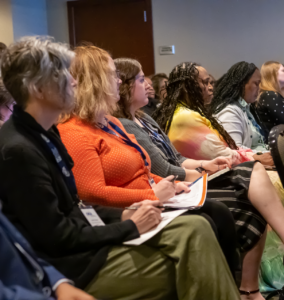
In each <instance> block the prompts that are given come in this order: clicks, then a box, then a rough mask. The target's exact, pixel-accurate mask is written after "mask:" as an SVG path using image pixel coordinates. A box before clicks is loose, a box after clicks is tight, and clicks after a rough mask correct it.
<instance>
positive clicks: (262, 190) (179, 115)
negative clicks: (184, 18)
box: [154, 63, 284, 299]
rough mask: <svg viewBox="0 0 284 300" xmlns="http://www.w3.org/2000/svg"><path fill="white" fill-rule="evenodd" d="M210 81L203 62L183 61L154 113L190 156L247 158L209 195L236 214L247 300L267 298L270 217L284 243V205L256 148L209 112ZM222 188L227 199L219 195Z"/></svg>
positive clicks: (218, 180)
mask: <svg viewBox="0 0 284 300" xmlns="http://www.w3.org/2000/svg"><path fill="white" fill-rule="evenodd" d="M209 81H210V77H209V75H208V73H207V71H206V70H205V69H204V68H203V67H201V66H200V65H197V64H195V63H182V64H180V65H178V66H176V67H175V68H174V69H173V71H172V72H171V74H170V77H169V82H168V86H167V97H166V99H165V100H164V102H163V103H162V105H161V107H160V108H159V109H158V110H157V112H156V113H155V115H154V118H156V120H157V122H158V124H159V125H160V127H161V128H162V129H163V130H165V131H166V132H167V133H168V135H169V137H170V139H171V141H172V142H173V144H174V146H175V147H176V148H177V150H178V151H179V152H181V153H182V155H184V156H186V157H190V158H195V159H208V158H209V159H211V157H212V158H213V157H216V156H218V155H221V153H222V155H224V156H233V159H234V162H235V164H238V163H239V162H241V161H242V160H243V161H245V160H247V161H246V162H245V163H242V164H239V165H237V166H236V167H234V168H233V169H232V170H231V171H229V172H227V173H226V174H223V175H221V176H219V177H217V178H215V179H214V180H212V181H209V182H208V195H207V196H208V197H210V198H211V199H214V198H215V199H216V200H217V199H218V200H219V201H222V202H223V203H224V204H226V205H227V206H228V207H229V209H230V211H231V213H232V215H233V217H234V219H235V224H236V229H237V234H238V238H239V244H240V248H241V251H242V252H243V254H244V260H243V270H242V281H241V286H240V290H241V294H242V295H241V297H242V299H263V297H262V296H261V294H260V293H259V290H258V272H259V266H260V261H261V256H262V252H263V248H264V244H265V237H266V232H265V228H266V222H267V223H268V224H270V225H271V227H273V228H274V229H275V230H276V231H277V233H278V235H279V236H280V237H281V239H282V241H283V242H284V228H283V226H282V220H283V218H284V208H283V206H282V204H281V202H280V199H279V197H278V195H277V193H276V191H275V189H274V187H273V185H272V184H271V181H270V179H269V177H268V176H267V173H266V171H265V169H264V167H263V166H262V165H261V164H260V163H258V162H257V163H256V162H253V161H251V162H250V161H248V160H250V157H249V153H251V150H248V151H250V152H242V149H239V150H238V147H237V146H236V144H235V142H234V141H233V139H232V138H231V137H230V136H229V135H228V133H227V132H226V131H225V129H224V128H223V127H222V126H221V125H220V124H219V123H218V122H217V120H216V119H215V118H214V117H213V116H212V114H211V112H210V111H208V109H207V107H206V106H208V104H210V101H211V99H212V87H211V85H210V82H209ZM231 148H232V149H231ZM243 151H246V150H243ZM212 190H213V191H212ZM214 192H215V195H214ZM222 193H224V194H223V198H222V197H220V195H222ZM268 199H269V205H268V202H267V201H268ZM275 211H277V213H275ZM263 221H264V222H265V223H263ZM253 235H254V238H252V236H253ZM249 236H250V237H249ZM244 291H248V292H250V293H248V292H247V293H245V292H244Z"/></svg>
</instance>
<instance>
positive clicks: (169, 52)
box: [159, 45, 175, 55]
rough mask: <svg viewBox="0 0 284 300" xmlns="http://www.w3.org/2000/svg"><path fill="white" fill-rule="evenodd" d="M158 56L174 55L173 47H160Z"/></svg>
mask: <svg viewBox="0 0 284 300" xmlns="http://www.w3.org/2000/svg"><path fill="white" fill-rule="evenodd" d="M159 53H160V55H172V54H175V46H174V45H172V46H160V47H159Z"/></svg>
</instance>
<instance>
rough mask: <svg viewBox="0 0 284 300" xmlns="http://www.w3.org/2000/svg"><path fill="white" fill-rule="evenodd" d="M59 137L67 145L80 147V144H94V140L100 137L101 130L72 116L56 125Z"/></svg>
mask: <svg viewBox="0 0 284 300" xmlns="http://www.w3.org/2000/svg"><path fill="white" fill-rule="evenodd" d="M57 128H58V130H59V133H60V137H61V139H62V141H63V143H64V144H65V146H66V147H67V149H68V150H70V149H69V147H76V146H79V147H81V146H82V144H86V143H87V144H89V143H91V144H94V143H96V140H98V139H101V130H100V129H98V128H95V127H94V126H92V125H91V124H89V123H87V122H83V121H81V120H79V119H77V118H72V119H70V120H68V121H67V122H64V123H61V124H58V125H57Z"/></svg>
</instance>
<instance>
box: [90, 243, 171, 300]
mask: <svg viewBox="0 0 284 300" xmlns="http://www.w3.org/2000/svg"><path fill="white" fill-rule="evenodd" d="M86 291H87V292H88V293H90V294H91V295H94V296H95V297H97V298H98V299H117V300H119V299H173V300H174V299H176V294H175V293H176V290H175V267H174V263H173V262H172V261H171V260H170V259H168V258H167V257H166V256H165V255H164V254H163V253H162V252H160V251H157V249H155V248H153V247H150V246H147V245H140V246H135V247H131V246H116V247H113V248H112V249H111V250H110V251H109V254H108V258H107V261H106V263H105V265H104V267H103V268H102V269H101V270H100V272H99V273H98V275H97V276H96V277H95V279H94V280H93V281H92V282H91V283H90V284H89V285H88V286H87V288H86Z"/></svg>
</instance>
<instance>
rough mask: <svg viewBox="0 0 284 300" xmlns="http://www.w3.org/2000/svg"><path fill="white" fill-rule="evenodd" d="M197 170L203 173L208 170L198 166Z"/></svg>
mask: <svg viewBox="0 0 284 300" xmlns="http://www.w3.org/2000/svg"><path fill="white" fill-rule="evenodd" d="M195 170H196V171H197V172H199V173H201V174H202V172H206V170H205V169H203V168H202V167H198V168H196V169H195Z"/></svg>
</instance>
